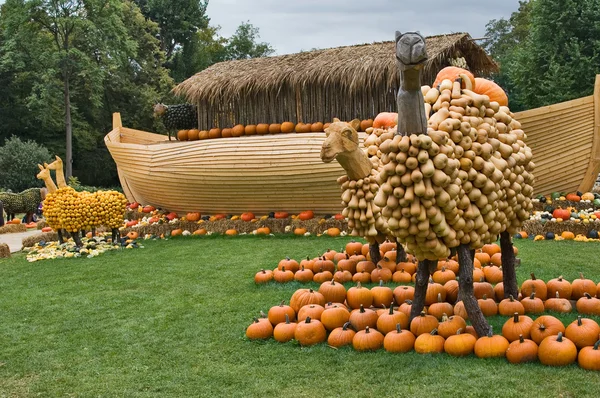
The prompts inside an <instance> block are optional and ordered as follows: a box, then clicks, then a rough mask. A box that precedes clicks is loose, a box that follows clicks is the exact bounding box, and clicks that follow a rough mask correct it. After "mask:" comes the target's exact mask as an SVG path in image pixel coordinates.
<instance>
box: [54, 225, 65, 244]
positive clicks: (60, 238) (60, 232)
mask: <svg viewBox="0 0 600 398" xmlns="http://www.w3.org/2000/svg"><path fill="white" fill-rule="evenodd" d="M62 231H63V230H62V229H60V228H59V229H58V231H56V232H57V233H58V243H60V244H61V245H62V244H63V243H65V237H64V236H63V233H62Z"/></svg>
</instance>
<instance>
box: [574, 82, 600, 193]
mask: <svg viewBox="0 0 600 398" xmlns="http://www.w3.org/2000/svg"><path fill="white" fill-rule="evenodd" d="M593 97H594V130H593V131H594V139H593V147H592V158H591V161H590V164H589V166H588V168H587V170H586V172H585V175H584V177H583V181H581V183H580V184H579V189H578V190H579V191H582V192H587V191H591V190H592V188H593V187H594V184H595V183H596V179H597V178H598V173H600V75H596V82H595V84H594V95H593Z"/></svg>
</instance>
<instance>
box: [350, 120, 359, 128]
mask: <svg viewBox="0 0 600 398" xmlns="http://www.w3.org/2000/svg"><path fill="white" fill-rule="evenodd" d="M348 124H349V125H350V127H352V128H353V129H354V130H356V131H358V130H360V120H358V119H354V120H352V121H351V122H350V123H348Z"/></svg>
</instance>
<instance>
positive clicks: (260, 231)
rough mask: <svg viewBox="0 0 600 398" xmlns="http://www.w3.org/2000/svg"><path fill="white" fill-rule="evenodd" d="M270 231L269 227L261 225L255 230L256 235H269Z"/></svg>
mask: <svg viewBox="0 0 600 398" xmlns="http://www.w3.org/2000/svg"><path fill="white" fill-rule="evenodd" d="M270 233H271V228H269V227H261V228H258V229H257V230H256V234H257V235H269V234H270Z"/></svg>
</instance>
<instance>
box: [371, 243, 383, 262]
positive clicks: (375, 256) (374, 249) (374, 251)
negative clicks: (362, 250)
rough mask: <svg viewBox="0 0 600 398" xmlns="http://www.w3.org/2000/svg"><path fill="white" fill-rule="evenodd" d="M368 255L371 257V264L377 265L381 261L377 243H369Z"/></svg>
mask: <svg viewBox="0 0 600 398" xmlns="http://www.w3.org/2000/svg"><path fill="white" fill-rule="evenodd" d="M369 254H370V255H371V261H372V262H373V264H377V263H378V262H380V261H381V253H380V252H379V243H377V241H375V242H373V243H369Z"/></svg>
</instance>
